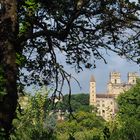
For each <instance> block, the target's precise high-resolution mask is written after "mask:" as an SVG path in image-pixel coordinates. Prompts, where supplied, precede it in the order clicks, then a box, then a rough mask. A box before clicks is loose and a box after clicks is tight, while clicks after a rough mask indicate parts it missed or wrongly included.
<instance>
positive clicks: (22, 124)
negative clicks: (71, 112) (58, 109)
mask: <svg viewBox="0 0 140 140" xmlns="http://www.w3.org/2000/svg"><path fill="white" fill-rule="evenodd" d="M48 93H49V92H48V91H46V90H45V89H44V88H42V89H40V90H39V91H37V92H36V94H35V95H34V96H31V95H30V96H29V95H28V94H27V95H26V96H21V97H20V98H21V100H20V102H21V101H23V102H22V103H21V109H22V112H21V114H20V113H19V112H17V113H18V119H15V120H14V127H15V129H16V131H15V133H13V134H11V135H10V138H11V140H21V139H22V140H32V139H36V138H37V139H38V140H43V139H44V140H45V139H48V140H50V139H51V140H53V139H55V134H54V133H55V127H56V116H55V115H54V114H50V112H51V107H50V104H49V98H48ZM25 97H26V98H25ZM23 99H26V100H23ZM27 99H28V100H27Z"/></svg>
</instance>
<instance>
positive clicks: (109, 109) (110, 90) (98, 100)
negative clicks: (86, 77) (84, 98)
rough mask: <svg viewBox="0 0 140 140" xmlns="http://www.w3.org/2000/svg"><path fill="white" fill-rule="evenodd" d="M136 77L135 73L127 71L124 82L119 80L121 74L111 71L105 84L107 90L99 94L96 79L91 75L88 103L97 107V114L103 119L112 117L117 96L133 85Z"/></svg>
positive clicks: (115, 108)
mask: <svg viewBox="0 0 140 140" xmlns="http://www.w3.org/2000/svg"><path fill="white" fill-rule="evenodd" d="M137 78H138V74H137V73H135V72H133V73H128V80H127V82H125V83H124V82H122V81H121V74H120V73H119V72H111V73H110V77H109V82H108V84H107V92H106V93H102V94H101V93H96V81H95V78H94V76H93V75H92V76H91V79H90V99H89V104H90V105H94V106H95V107H96V108H97V114H98V115H100V116H102V117H103V118H104V119H105V120H107V121H108V120H110V119H112V118H113V117H114V115H115V113H116V111H117V104H116V98H117V96H118V95H119V94H120V93H123V92H124V91H127V90H128V89H130V88H131V87H132V86H133V85H135V84H136V79H137Z"/></svg>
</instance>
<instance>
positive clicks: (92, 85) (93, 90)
mask: <svg viewBox="0 0 140 140" xmlns="http://www.w3.org/2000/svg"><path fill="white" fill-rule="evenodd" d="M89 104H90V105H95V104H96V82H95V78H94V76H93V75H92V76H91V79H90V99H89Z"/></svg>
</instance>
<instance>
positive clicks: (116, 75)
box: [110, 72, 121, 84]
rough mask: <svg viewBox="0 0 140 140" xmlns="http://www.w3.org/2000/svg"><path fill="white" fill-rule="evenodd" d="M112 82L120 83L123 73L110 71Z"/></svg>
mask: <svg viewBox="0 0 140 140" xmlns="http://www.w3.org/2000/svg"><path fill="white" fill-rule="evenodd" d="M110 83H112V84H120V83H121V74H120V73H119V72H111V73H110Z"/></svg>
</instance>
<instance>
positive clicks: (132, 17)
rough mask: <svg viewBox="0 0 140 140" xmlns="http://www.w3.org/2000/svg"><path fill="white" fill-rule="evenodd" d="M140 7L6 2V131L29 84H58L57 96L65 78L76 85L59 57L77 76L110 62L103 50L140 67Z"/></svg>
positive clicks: (54, 0) (0, 116)
mask: <svg viewBox="0 0 140 140" xmlns="http://www.w3.org/2000/svg"><path fill="white" fill-rule="evenodd" d="M139 4H140V3H139V1H137V2H132V1H130V0H114V1H112V0H100V1H99V0H94V1H93V0H22V1H18V0H13V1H12V2H11V0H1V2H0V85H1V87H2V88H1V94H0V95H1V101H0V126H1V128H4V130H5V131H6V133H9V131H10V130H11V128H12V125H11V124H12V120H13V118H14V117H15V110H16V107H17V98H18V96H17V92H18V91H21V89H22V88H23V86H25V85H30V84H35V85H38V86H40V85H42V84H45V85H54V87H55V88H54V93H56V91H58V93H59V94H61V90H62V86H63V85H64V80H66V82H67V84H68V85H69V86H70V82H69V79H70V78H71V75H70V74H68V73H67V72H66V71H65V70H64V69H63V64H62V63H60V61H59V59H58V56H57V54H62V55H64V56H65V60H66V63H67V64H70V65H73V66H74V68H75V69H76V71H77V72H79V70H80V69H83V67H86V68H93V67H95V65H96V60H98V59H102V60H104V62H105V63H106V60H105V59H104V55H103V50H105V51H108V50H111V51H113V52H115V53H117V54H118V55H120V56H125V57H126V58H128V59H130V60H133V61H135V62H137V63H139V62H140V58H139V53H140V48H139V28H140V26H139V25H140V24H139V23H140V19H139V9H140V7H139ZM59 85H60V86H59ZM17 87H18V88H17ZM17 89H18V90H17ZM3 93H4V94H3ZM54 96H55V94H54Z"/></svg>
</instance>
